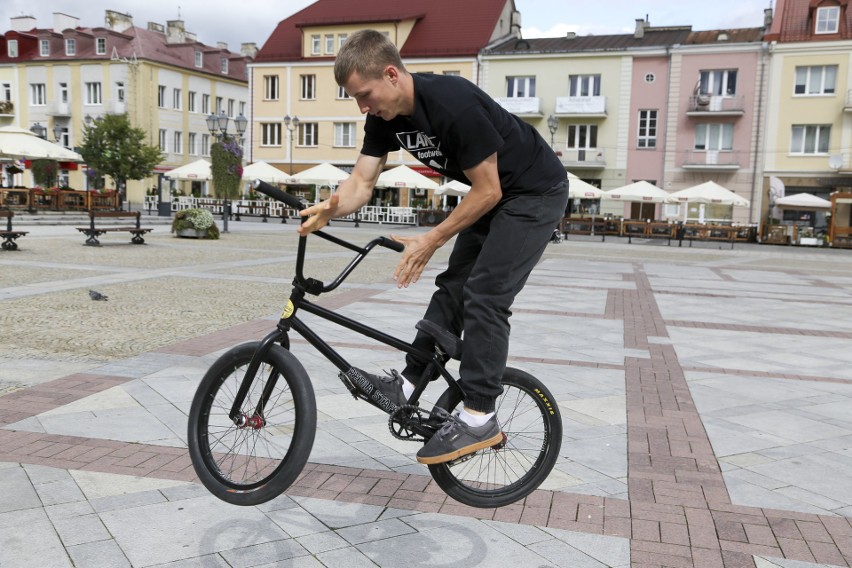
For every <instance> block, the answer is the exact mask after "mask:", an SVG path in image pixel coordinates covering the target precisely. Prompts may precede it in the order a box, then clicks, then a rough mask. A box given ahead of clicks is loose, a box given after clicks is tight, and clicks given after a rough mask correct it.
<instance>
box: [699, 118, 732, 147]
mask: <svg viewBox="0 0 852 568" xmlns="http://www.w3.org/2000/svg"><path fill="white" fill-rule="evenodd" d="M733 148H734V125H733V124H697V125H695V149H696V150H710V151H716V150H732V149H733Z"/></svg>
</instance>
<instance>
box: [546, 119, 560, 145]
mask: <svg viewBox="0 0 852 568" xmlns="http://www.w3.org/2000/svg"><path fill="white" fill-rule="evenodd" d="M547 129H548V130H550V149H551V150H553V137H554V136H556V131H557V130H558V129H559V119H557V118H556V117H555V116H553V115H552V114H551V115H550V116H548V117H547Z"/></svg>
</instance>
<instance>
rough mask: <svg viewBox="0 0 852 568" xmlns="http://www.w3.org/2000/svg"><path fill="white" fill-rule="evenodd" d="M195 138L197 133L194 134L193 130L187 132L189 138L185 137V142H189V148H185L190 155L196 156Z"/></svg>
mask: <svg viewBox="0 0 852 568" xmlns="http://www.w3.org/2000/svg"><path fill="white" fill-rule="evenodd" d="M196 138H197V135H196V134H195V132H190V133H189V138H188V139H187V144H189V148H187V150H189V155H190V156H197V155H198V152H197V150H198V148H196V146H195V145H196V143H197V140H196Z"/></svg>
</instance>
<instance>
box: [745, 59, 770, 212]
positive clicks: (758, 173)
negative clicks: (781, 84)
mask: <svg viewBox="0 0 852 568" xmlns="http://www.w3.org/2000/svg"><path fill="white" fill-rule="evenodd" d="M768 52H769V44H768V43H767V42H763V45H761V46H760V77H759V83H758V89H759V90H758V97H757V106H756V108H755V117H756V118H755V135H754V154H753V155H754V170H753V172H754V173H753V174H752V180H751V195H750V196H749V197H750V199H749V206H748V221H749V223H754V222H755V221H754V209H755V196H757V186H758V183H760V186H761V188H762V187H763V166H764V160H765V159H766V156H761V152H760V145H761V140H760V132H761V128H762V127H761V124H762V122H763V121H762V119H763V98H764V82H765V76H766V73H767V71H766V59H767V54H768ZM762 196H763V192H761V201H762V200H763V199H762ZM761 209H762V207H761Z"/></svg>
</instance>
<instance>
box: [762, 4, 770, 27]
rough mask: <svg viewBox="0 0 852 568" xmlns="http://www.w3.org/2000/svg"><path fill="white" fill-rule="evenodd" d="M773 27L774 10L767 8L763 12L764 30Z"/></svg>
mask: <svg viewBox="0 0 852 568" xmlns="http://www.w3.org/2000/svg"><path fill="white" fill-rule="evenodd" d="M771 26H772V8H766V9H765V10H764V11H763V28H764V29H767V30H768V29H769V28H770V27H771Z"/></svg>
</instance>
